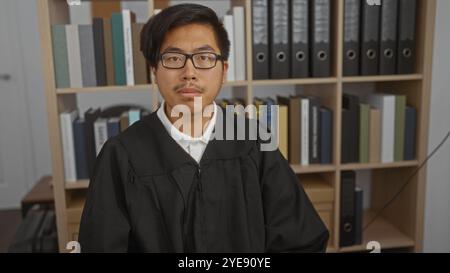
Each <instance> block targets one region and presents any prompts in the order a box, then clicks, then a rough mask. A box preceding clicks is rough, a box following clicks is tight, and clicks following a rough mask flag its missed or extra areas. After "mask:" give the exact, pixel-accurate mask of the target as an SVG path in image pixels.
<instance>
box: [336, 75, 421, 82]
mask: <svg viewBox="0 0 450 273" xmlns="http://www.w3.org/2000/svg"><path fill="white" fill-rule="evenodd" d="M422 79H423V76H422V74H410V75H377V76H355V77H343V79H342V82H344V83H354V82H389V81H418V80H422Z"/></svg>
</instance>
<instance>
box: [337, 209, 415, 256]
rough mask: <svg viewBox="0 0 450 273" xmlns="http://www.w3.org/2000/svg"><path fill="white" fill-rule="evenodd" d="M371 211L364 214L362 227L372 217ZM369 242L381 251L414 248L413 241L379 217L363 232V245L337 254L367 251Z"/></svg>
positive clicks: (348, 248)
mask: <svg viewBox="0 0 450 273" xmlns="http://www.w3.org/2000/svg"><path fill="white" fill-rule="evenodd" d="M374 215H375V214H374V212H373V211H365V212H364V217H363V219H364V225H366V224H367V223H368V222H369V221H370V220H371V219H372V217H373V216H374ZM371 241H378V242H379V243H380V245H381V250H383V249H394V248H405V247H414V245H415V243H414V240H413V239H411V238H410V237H408V236H407V235H405V234H403V233H402V232H401V231H400V230H398V229H397V228H396V227H395V226H393V225H392V224H391V223H389V222H388V221H387V220H386V219H384V218H382V217H381V216H379V218H377V219H376V220H375V221H374V222H373V223H372V224H371V225H370V226H369V227H368V228H367V229H366V230H365V231H363V244H362V245H357V246H350V247H342V248H340V249H339V252H358V251H367V249H366V245H367V243H369V242H371Z"/></svg>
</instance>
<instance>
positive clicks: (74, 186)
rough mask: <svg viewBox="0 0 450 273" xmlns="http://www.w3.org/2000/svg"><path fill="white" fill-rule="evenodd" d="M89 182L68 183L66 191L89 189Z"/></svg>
mask: <svg viewBox="0 0 450 273" xmlns="http://www.w3.org/2000/svg"><path fill="white" fill-rule="evenodd" d="M88 186H89V180H78V181H75V182H66V190H77V189H87V188H88Z"/></svg>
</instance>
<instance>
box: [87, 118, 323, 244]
mask: <svg viewBox="0 0 450 273" xmlns="http://www.w3.org/2000/svg"><path fill="white" fill-rule="evenodd" d="M221 116H222V117H224V118H230V116H227V115H225V114H222V115H221ZM224 134H225V133H224ZM260 145H261V141H260V140H235V141H230V140H217V139H213V140H210V142H209V143H208V145H207V147H206V150H205V152H204V154H203V157H202V159H201V161H200V164H197V162H196V161H195V160H194V159H193V158H192V157H191V156H190V155H189V154H188V153H186V152H185V151H184V150H183V148H182V147H181V146H179V145H178V143H176V141H175V140H174V139H173V138H172V137H171V136H170V134H169V133H168V132H167V131H166V129H165V127H164V126H163V124H162V123H161V121H160V120H159V118H158V116H157V115H156V112H155V113H153V114H151V115H149V116H147V117H145V118H144V119H142V120H141V121H139V122H136V123H135V124H133V125H132V126H130V127H129V128H128V129H127V130H125V131H124V132H123V133H121V134H120V135H118V136H116V137H113V138H111V139H109V140H108V141H107V142H106V143H105V145H104V146H103V148H102V151H101V152H100V154H99V156H98V158H97V161H96V164H95V168H94V174H93V176H92V177H91V181H90V184H89V189H88V194H87V198H86V203H85V206H84V210H83V214H82V218H81V224H80V232H79V242H80V245H81V252H216V253H217V252H322V251H325V249H326V246H327V241H328V237H329V232H328V230H327V229H326V227H325V225H324V224H323V222H322V221H321V219H320V218H319V216H318V214H317V212H316V211H315V209H314V208H313V206H312V204H311V202H310V200H309V199H308V197H307V195H306V194H305V192H304V190H303V188H302V187H301V185H300V183H299V181H298V178H297V176H296V175H295V174H294V172H293V171H292V169H291V168H290V166H289V164H288V162H287V161H286V160H285V159H284V158H283V156H282V155H281V153H280V152H279V150H276V151H272V152H262V151H261V150H260Z"/></svg>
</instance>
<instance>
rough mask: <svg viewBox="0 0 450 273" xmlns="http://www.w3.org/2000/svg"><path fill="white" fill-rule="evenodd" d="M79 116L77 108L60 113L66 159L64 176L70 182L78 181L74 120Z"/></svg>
mask: <svg viewBox="0 0 450 273" xmlns="http://www.w3.org/2000/svg"><path fill="white" fill-rule="evenodd" d="M77 117H78V111H77V110H73V111H65V112H63V113H61V114H60V115H59V121H60V127H61V128H60V130H61V142H62V148H63V149H62V150H63V160H64V178H65V180H66V182H68V183H72V182H76V181H77V171H76V165H75V164H76V163H75V144H74V139H73V122H74V121H75V119H76V118H77Z"/></svg>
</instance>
